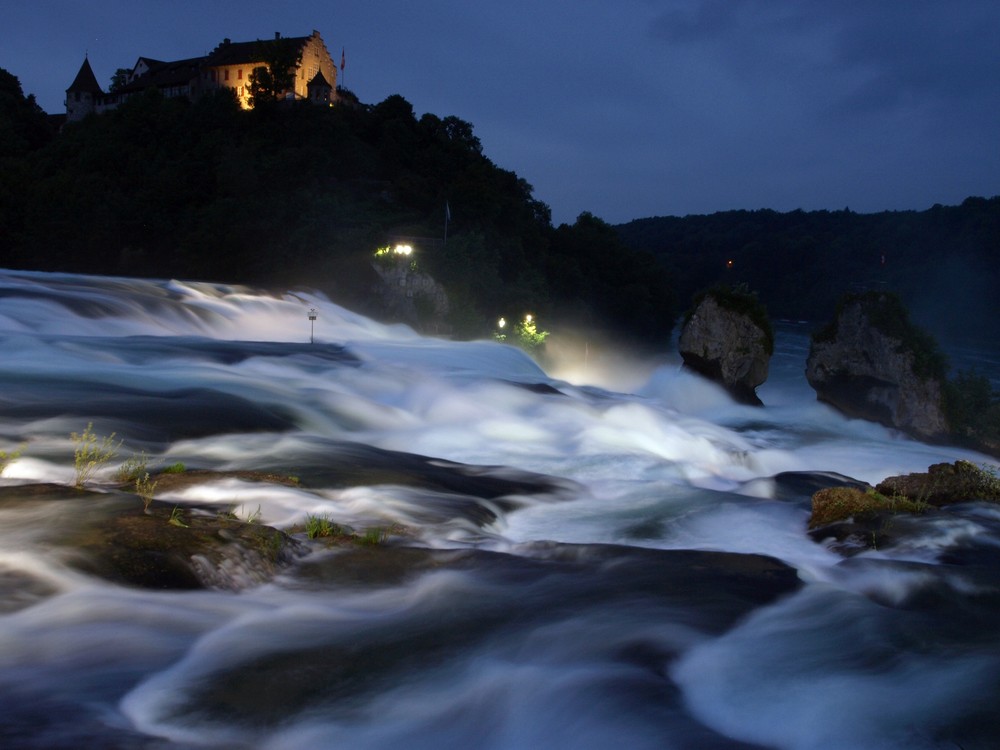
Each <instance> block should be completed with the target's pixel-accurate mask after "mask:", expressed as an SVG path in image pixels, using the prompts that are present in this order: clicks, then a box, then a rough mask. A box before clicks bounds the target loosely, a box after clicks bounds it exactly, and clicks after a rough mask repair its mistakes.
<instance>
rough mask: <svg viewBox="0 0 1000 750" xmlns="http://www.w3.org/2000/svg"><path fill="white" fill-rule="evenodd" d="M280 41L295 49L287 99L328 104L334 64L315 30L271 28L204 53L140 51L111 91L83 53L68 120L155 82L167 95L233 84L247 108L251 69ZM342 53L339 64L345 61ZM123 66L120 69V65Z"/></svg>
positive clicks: (113, 104) (333, 93)
mask: <svg viewBox="0 0 1000 750" xmlns="http://www.w3.org/2000/svg"><path fill="white" fill-rule="evenodd" d="M274 43H283V44H284V45H285V46H286V48H291V49H292V51H293V52H295V53H297V63H296V65H295V70H294V79H293V83H292V85H291V86H290V88H288V89H287V90H286V91H285V92H284V96H285V98H286V99H296V100H308V101H311V102H315V103H317V104H332V103H333V102H334V101H336V97H337V66H336V65H335V64H334V62H333V59H332V58H331V57H330V53H329V51H328V50H327V49H326V45H325V44H324V43H323V39H322V38H321V37H320V35H319V32H318V31H315V30H314V31H313V33H312V34H311V35H309V36H303V37H285V38H282V36H281V34H280V33H275V35H274V42H271V41H270V40H268V41H263V42H262V41H260V40H257V41H254V42H233V41H231V40H229V39H224V40H222V43H221V44H220V45H219V46H217V47H216V48H215V49H214V50H212V51H211V52H210V53H209V54H207V55H205V56H204V57H192V58H189V59H186V60H175V61H173V62H163V61H162V60H154V59H152V58H149V57H140V58H139V59H138V60H137V61H136V63H135V65H134V66H133V67H132V69H131V70H129V71H127V75H124V76H123V79H122V80H119V81H117V82H116V84H117V85H115V86H114V87H113V90H112V91H109V92H105V91H104V90H103V89H102V88H101V85H100V84H99V83H98V82H97V77H96V76H95V75H94V71H93V69H92V68H91V67H90V61H89V59H87V58H86V57H84V60H83V65H81V66H80V72H79V73H77V74H76V78H75V79H74V80H73V83H72V84H71V85H70V87H69V88H68V89H66V120H67V121H69V122H73V121H75V120H82V119H83V118H84V117H86V116H87V115H89V114H91V113H92V112H96V113H100V112H106V111H108V110H111V109H115V108H117V107H118V106H119V105H121V103H122V102H124V101H125V100H126V99H128V98H129V97H130V96H134V95H135V94H138V93H142V92H144V91H148V90H149V89H152V88H156V89H159V91H160V92H161V93H162V94H163V95H164V96H166V97H187V98H189V99H197V98H198V97H199V96H201V95H202V94H205V93H208V92H210V91H217V90H219V89H231V90H232V91H233V92H234V93H235V95H236V97H237V99H238V100H239V102H240V105H241V106H242V107H243V108H244V109H250V107H251V104H250V86H249V83H250V74H251V73H252V72H253V71H254V70H255V69H257V68H267V67H268V62H267V57H268V45H273V44H274ZM343 64H344V61H343V56H342V57H341V67H343ZM122 72H124V71H122Z"/></svg>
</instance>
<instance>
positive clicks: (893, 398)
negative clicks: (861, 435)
mask: <svg viewBox="0 0 1000 750" xmlns="http://www.w3.org/2000/svg"><path fill="white" fill-rule="evenodd" d="M806 379H807V380H808V381H809V384H810V385H811V386H812V387H813V389H815V391H816V396H817V398H819V400H820V401H823V402H825V403H828V404H830V405H831V406H833V407H835V408H836V409H838V410H839V411H841V412H843V413H844V414H847V415H848V416H851V417H857V418H860V419H867V420H870V421H873V422H879V423H881V424H883V425H885V426H887V427H893V428H896V429H899V430H902V431H904V432H907V433H909V434H910V435H913V436H914V437H916V438H918V439H921V440H932V441H937V440H942V439H945V438H946V437H947V436H948V434H949V432H950V428H949V425H948V419H947V417H946V414H945V410H944V398H943V395H944V385H945V362H944V358H943V356H942V355H941V354H940V353H939V352H938V350H937V347H936V345H935V344H934V342H933V340H932V339H930V337H929V336H928V335H927V334H925V333H923V332H922V331H920V330H919V329H918V328H916V327H915V326H914V325H913V324H911V323H910V321H909V316H908V315H907V312H906V309H905V308H904V307H903V305H902V303H901V302H900V301H899V299H898V298H897V297H895V296H894V295H891V294H887V293H884V292H866V293H864V294H852V295H848V296H847V297H845V298H844V299H843V300H842V301H841V303H840V306H839V309H838V311H837V315H836V317H835V318H834V320H833V321H832V322H831V323H830V324H829V325H827V326H826V327H825V328H823V329H822V330H821V331H819V332H817V333H816V334H814V335H813V341H812V346H811V347H810V350H809V358H808V360H807V362H806Z"/></svg>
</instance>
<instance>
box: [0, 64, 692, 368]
mask: <svg viewBox="0 0 1000 750" xmlns="http://www.w3.org/2000/svg"><path fill="white" fill-rule="evenodd" d="M446 211H447V212H448V214H449V217H450V222H449V225H448V236H447V242H445V241H444V223H445V215H446ZM400 235H403V236H416V237H430V238H434V241H429V242H425V243H423V245H422V246H421V248H420V255H419V258H417V260H416V261H415V262H416V263H418V264H419V265H420V267H421V269H422V270H426V271H427V272H428V273H430V274H431V275H432V276H434V278H436V279H437V280H438V281H440V282H441V283H443V284H444V286H445V288H446V289H447V291H448V295H449V297H450V298H451V301H452V304H451V310H452V313H451V314H452V319H451V320H450V321H448V322H449V323H450V326H451V329H452V330H453V331H454V332H455V333H456V334H458V335H465V336H480V335H483V334H485V333H489V332H490V331H491V330H492V326H493V323H494V321H495V320H496V319H497V315H498V314H500V313H503V312H507V311H518V310H523V311H528V310H530V311H532V312H533V313H535V314H536V315H537V316H538V317H539V318H540V319H541V320H542V321H543V324H544V325H547V326H550V327H554V326H556V325H558V324H560V323H569V322H573V323H585V324H589V325H593V326H599V327H601V328H603V329H606V330H608V331H610V332H612V333H614V334H615V335H617V336H619V337H621V338H626V339H631V340H632V341H633V342H634V343H639V344H645V345H647V346H651V347H654V348H659V349H661V350H662V348H663V346H664V343H665V341H666V340H667V338H668V336H669V333H670V330H671V328H672V327H673V323H674V319H675V314H676V309H675V308H676V303H675V298H674V297H673V293H672V285H671V284H670V283H669V279H668V276H667V274H666V272H665V270H664V269H663V267H662V266H660V265H658V264H657V263H656V261H655V260H654V259H653V257H652V256H651V255H649V254H645V253H642V252H636V251H632V250H630V249H629V248H627V247H625V245H624V243H623V242H622V241H621V240H620V238H619V237H618V235H617V233H616V232H615V231H614V229H613V228H612V227H611V226H609V225H608V224H606V223H605V222H603V221H601V220H600V219H598V218H596V217H594V216H592V215H590V214H582V215H581V216H580V217H579V219H578V220H577V221H576V222H575V223H574V224H573V225H562V226H559V227H558V228H556V227H553V226H552V223H551V214H550V211H549V209H548V207H547V206H546V205H545V204H544V203H542V202H541V201H538V200H536V199H535V198H534V197H533V195H532V188H531V186H530V185H529V184H528V183H527V182H526V181H525V180H524V179H522V178H520V177H518V176H517V175H516V174H514V173H513V172H510V171H507V170H504V169H501V168H500V167H498V166H496V165H495V164H493V163H492V162H491V161H490V160H489V159H488V158H487V157H486V156H485V155H484V153H483V149H482V146H481V144H480V142H479V140H478V138H477V137H476V136H475V134H474V131H473V126H472V125H471V124H469V123H467V122H465V121H463V120H461V119H459V118H457V117H453V116H449V117H438V116H436V115H433V114H424V115H423V116H421V117H419V118H418V117H417V116H416V114H415V113H414V111H413V107H412V106H411V105H410V103H409V102H407V101H406V100H405V99H404V98H403V97H401V96H398V95H394V96H390V97H388V98H387V99H386V100H385V101H383V102H381V103H378V104H374V105H367V104H363V103H361V102H359V101H358V100H357V99H356V97H353V95H351V94H350V93H349V92H343V91H342V92H341V103H339V104H337V105H336V106H333V107H318V106H315V105H312V104H308V103H287V102H262V103H260V104H258V106H257V107H255V108H254V109H253V110H251V111H244V110H241V109H240V107H239V105H238V103H237V102H236V100H235V99H234V98H233V97H232V96H231V95H230V94H229V93H228V92H219V93H218V94H217V95H210V96H204V97H201V98H199V99H198V100H197V101H194V102H190V101H188V100H186V99H168V98H164V97H163V96H161V95H160V94H159V93H158V92H156V91H150V92H148V93H146V94H144V95H141V96H135V97H132V98H130V99H129V100H128V101H127V102H126V103H125V104H124V105H123V106H122V107H120V108H119V109H117V110H115V111H113V112H108V113H105V114H101V115H93V116H90V117H88V118H86V119H85V120H83V121H81V122H78V123H69V124H67V125H65V126H64V127H62V128H61V130H60V131H59V132H57V131H56V128H55V126H54V125H53V123H52V118H49V117H47V116H46V115H45V114H44V113H43V112H41V110H40V109H39V108H38V107H37V105H36V104H35V102H34V100H33V98H32V97H30V96H28V97H25V96H24V94H23V92H22V90H21V86H20V82H19V81H18V79H17V78H16V77H15V76H14V75H12V74H10V73H8V72H6V71H3V70H0V266H3V267H8V268H18V269H32V270H43V271H70V272H80V273H91V274H107V275H130V276H146V277H173V278H184V279H200V280H209V281H221V282H229V283H245V284H252V285H258V286H264V287H273V288H287V287H289V286H295V285H303V286H308V287H311V288H318V289H320V290H322V291H325V292H327V293H328V294H329V295H330V296H331V297H332V298H333V299H335V300H337V301H340V302H342V303H344V304H347V305H349V306H352V307H354V308H355V309H359V310H361V311H363V312H367V313H369V314H376V315H377V313H378V310H377V309H371V304H372V301H373V297H372V295H371V289H372V284H373V282H374V272H373V270H372V267H371V260H372V255H373V252H374V251H375V249H376V248H378V247H379V246H381V245H383V244H385V243H386V242H387V241H389V240H390V239H391V238H392V237H394V236H400ZM437 238H440V241H437ZM507 314H517V313H516V312H514V313H511V312H507Z"/></svg>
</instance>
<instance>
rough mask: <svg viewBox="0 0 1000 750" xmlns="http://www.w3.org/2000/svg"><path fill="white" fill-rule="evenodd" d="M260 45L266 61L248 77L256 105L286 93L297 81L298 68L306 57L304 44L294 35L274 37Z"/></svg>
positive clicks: (271, 100) (279, 97) (252, 98)
mask: <svg viewBox="0 0 1000 750" xmlns="http://www.w3.org/2000/svg"><path fill="white" fill-rule="evenodd" d="M257 45H258V47H257V49H258V56H259V57H260V59H261V60H262V61H263V62H264V65H260V66H258V67H256V68H254V69H253V71H251V73H250V77H249V79H248V88H249V90H250V97H249V101H250V106H251V107H253V108H257V107H259V106H260V105H262V104H265V105H266V104H267V103H269V102H273V101H277V100H278V99H281V98H282V97H283V96H285V94H286V93H287V92H288V91H290V90H291V89H292V88H293V87H294V85H295V70H296V68H298V66H299V63H300V62H301V61H302V47H301V45H300V44H299V43H298V42H297V41H295V40H294V39H270V40H268V41H266V42H258V43H257Z"/></svg>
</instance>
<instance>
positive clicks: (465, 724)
mask: <svg viewBox="0 0 1000 750" xmlns="http://www.w3.org/2000/svg"><path fill="white" fill-rule="evenodd" d="M310 310H315V311H316V313H317V320H316V322H315V328H314V330H313V329H311V328H310V321H309V320H308V312H309V311H310ZM310 334H312V335H313V337H314V343H310ZM778 334H779V335H778V344H777V347H778V349H777V352H776V355H775V358H774V360H773V362H772V371H771V373H772V374H771V377H770V379H769V380H768V382H767V384H766V385H765V386H764V387H762V388H761V390H760V395H761V398H762V399H763V401H764V403H765V404H766V406H765V408H763V409H760V408H754V407H748V406H743V405H739V404H735V403H733V402H732V401H731V400H730V399H729V398H728V396H727V395H726V394H725V393H724V392H723V391H722V390H720V389H719V388H717V387H715V386H713V385H711V384H709V383H706V382H705V381H703V380H701V379H700V378H697V377H696V376H693V375H691V374H690V373H688V372H685V371H683V370H682V369H680V367H679V363H678V361H677V360H676V358H674V357H671V356H669V355H667V356H664V357H663V358H662V359H660V360H659V361H657V362H650V363H634V362H632V361H631V360H627V359H625V358H621V359H618V360H616V359H615V358H614V357H613V356H612V355H610V353H609V351H610V350H608V351H607V352H604V353H603V354H602V355H601V357H600V359H588V358H584V359H583V360H580V361H576V362H573V361H572V357H568V356H567V357H564V361H565V362H566V364H565V365H564V366H563V367H562V369H557V370H554V371H553V372H552V373H547V372H545V371H544V370H543V369H542V368H541V367H540V366H539V365H538V364H537V363H536V362H534V361H533V360H532V359H530V358H529V357H527V356H526V355H525V354H523V353H522V352H520V351H519V350H517V349H514V348H512V347H506V346H501V345H498V344H495V343H493V342H470V343H460V342H452V341H446V340H442V339H433V338H425V337H421V336H418V335H417V334H415V333H414V332H413V331H412V330H410V329H409V328H406V327H403V326H386V325H382V324H379V323H377V322H374V321H371V320H368V319H366V318H364V317H362V316H359V315H356V314H354V313H352V312H350V311H348V310H345V309H344V308H341V307H339V306H338V305H336V304H335V303H334V302H332V301H331V300H329V299H327V298H325V297H324V296H322V295H320V294H316V293H313V292H305V291H302V292H294V293H293V292H289V293H286V294H281V295H274V294H264V293H261V292H258V291H255V290H252V289H248V288H244V287H236V286H226V285H217V284H201V283H190V282H180V281H155V280H153V281H150V280H135V279H108V278H98V277H84V276H73V275H50V274H34V273H10V272H0V343H2V346H3V349H2V351H3V354H2V358H0V387H2V390H0V451H6V452H10V453H13V452H14V451H16V450H18V449H19V448H21V447H22V446H23V451H22V453H21V454H20V456H19V457H18V458H17V459H16V460H13V461H11V462H10V464H9V465H8V466H6V468H5V470H4V472H3V476H2V477H0V690H2V691H3V698H4V699H5V705H8V706H10V707H11V708H10V710H9V711H8V713H7V718H6V719H5V718H3V717H0V740H5V739H6V740H9V743H8V744H10V743H13V744H11V746H17V745H18V743H20V744H21V745H24V746H28V747H45V746H53V747H61V746H85V745H90V746H104V745H106V746H122V747H126V746H129V747H130V746H135V747H140V746H145V745H143V743H144V742H152V741H154V740H151V739H150V738H161V739H162V742H163V744H156V745H148V746H150V747H154V746H155V747H164V748H169V747H178V748H182V747H190V746H206V747H232V746H253V747H267V748H278V747H281V748H311V747H317V746H328V745H330V746H332V745H337V744H340V743H342V742H343V741H344V738H345V737H349V738H350V743H351V745H352V746H355V747H364V748H384V747H390V746H398V745H401V744H405V745H406V746H407V747H428V748H430V747H441V746H455V747H482V748H497V749H498V750H500V749H501V748H515V747H517V748H520V747H553V748H559V747H567V748H568V747H573V748H603V747H609V746H613V745H617V744H621V743H627V744H628V745H629V746H630V747H649V748H654V747H699V748H701V747H710V748H745V747H747V744H746V743H757V745H759V746H763V747H776V748H803V749H805V748H827V747H830V748H834V747H872V748H874V747H886V748H896V747H899V748H903V747H917V748H923V747H927V748H931V747H948V746H954V745H955V744H957V745H959V746H962V747H966V748H971V747H986V746H988V745H987V744H984V743H985V742H986V738H989V737H990V736H993V737H995V736H1000V735H997V734H994V735H991V732H992V731H993V727H992V726H991V725H990V724H989V719H988V717H989V716H990V715H992V714H995V713H996V711H997V710H1000V685H998V684H997V681H996V678H995V677H994V676H993V675H995V674H996V673H997V670H996V667H997V666H998V665H997V664H996V656H995V655H996V653H997V652H998V651H997V649H998V648H1000V642H998V641H997V639H996V635H995V633H996V632H1000V630H998V626H1000V604H998V602H997V599H998V596H997V594H998V591H1000V580H998V579H997V576H996V573H995V570H996V569H997V567H996V562H997V561H998V554H997V552H996V550H998V549H1000V514H998V513H997V511H996V510H995V508H993V507H992V506H985V505H976V504H970V505H968V506H961V507H959V508H957V509H950V510H949V511H947V512H942V513H940V514H937V515H933V516H928V517H926V518H918V519H911V520H908V521H902V520H901V521H899V522H897V523H898V526H897V528H896V529H895V533H896V536H897V537H898V541H897V542H896V543H895V544H893V545H891V546H888V547H885V548H879V549H873V550H867V551H865V552H863V553H860V554H858V555H857V556H855V557H853V558H851V559H850V560H845V559H844V558H843V556H842V555H840V554H838V553H837V552H835V551H834V549H833V548H832V546H830V545H829V544H828V543H817V542H815V541H813V540H812V539H811V538H810V537H809V535H808V534H807V533H806V524H807V520H808V515H809V496H808V493H806V492H802V493H801V494H796V493H795V492H789V491H788V490H787V489H782V487H783V485H782V483H781V480H780V477H779V476H778V475H782V474H783V473H787V472H792V473H800V474H801V475H803V476H813V475H817V476H818V475H819V474H823V475H824V476H829V475H836V474H840V475H844V476H845V477H849V478H854V479H857V480H862V481H867V482H872V483H874V482H877V481H879V480H881V479H882V478H884V477H886V476H889V475H893V474H901V473H908V472H915V471H923V470H925V469H926V468H927V466H928V465H930V464H932V463H937V462H941V461H953V460H956V459H958V458H967V459H970V460H972V461H974V462H977V463H982V462H986V461H987V459H986V457H984V456H980V455H977V454H975V453H972V452H969V451H964V450H960V449H955V448H949V447H942V446H929V445H925V444H922V443H919V442H916V441H913V440H910V439H908V438H906V437H904V436H901V435H899V434H897V433H895V432H893V431H891V430H887V429H885V428H883V427H880V426H878V425H873V424H870V423H866V422H861V421H858V420H849V419H846V418H844V417H843V416H841V415H839V414H838V413H836V412H835V411H833V410H832V409H830V408H828V407H826V406H824V405H822V404H819V403H817V402H816V400H815V396H814V394H813V392H812V390H811V389H810V388H809V387H808V385H807V384H806V383H805V380H804V377H803V368H804V358H805V353H806V351H807V349H808V339H807V332H806V331H803V330H800V329H799V328H797V327H794V326H783V327H779V331H778ZM557 336H558V334H557V333H555V334H553V336H552V338H553V339H556V338H557ZM587 356H588V357H589V356H590V355H589V351H588V352H587ZM577 359H578V360H579V357H577ZM988 360H989V357H988V356H986V357H984V358H982V361H988ZM598 365H599V366H598ZM90 423H92V424H93V425H94V431H95V432H96V433H98V434H100V435H108V434H110V433H112V432H114V433H115V434H116V439H119V440H123V441H124V443H125V446H124V447H123V451H126V452H139V451H146V453H147V455H148V456H149V457H150V461H151V469H152V470H154V471H155V470H157V469H159V468H162V467H165V466H168V465H171V464H176V463H182V464H184V465H185V466H186V467H187V468H188V470H189V471H194V470H209V471H215V472H227V474H224V475H207V476H206V477H205V478H204V479H203V480H202V481H196V482H188V483H179V484H177V485H171V486H168V487H166V488H164V489H161V490H160V491H159V492H158V493H157V500H158V501H159V502H161V503H164V504H165V505H168V506H175V507H178V508H193V509H194V508H196V509H197V510H198V512H200V513H222V512H227V513H228V512H231V513H235V514H236V516H237V517H240V518H245V519H253V520H255V521H257V522H260V523H264V524H268V525H271V526H275V527H278V528H281V529H285V530H288V531H293V532H295V530H296V529H299V528H301V526H302V524H304V523H305V521H306V519H307V518H308V517H310V516H313V517H325V518H326V519H328V520H329V521H331V522H333V523H336V524H338V525H340V526H342V527H343V528H346V529H352V530H355V531H357V532H359V533H360V532H363V531H364V530H366V529H371V528H379V529H389V530H392V533H393V534H394V537H393V540H392V542H391V544H389V545H387V546H386V547H385V548H380V549H378V550H374V551H373V550H367V549H365V548H362V547H357V546H350V545H348V546H346V547H337V548H333V549H330V550H326V549H324V548H322V547H317V548H316V549H314V551H313V552H312V554H311V555H309V556H307V557H306V558H305V560H304V561H303V562H301V563H299V564H298V565H297V566H295V567H293V568H292V569H291V570H288V571H285V572H283V573H282V574H281V575H279V576H278V578H277V579H275V580H274V581H273V582H272V583H269V584H267V585H264V586H258V587H256V588H249V589H247V590H243V591H241V592H239V593H233V592H229V591H214V590H207V591H197V592H189V593H181V592H156V591H144V590H140V589H136V588H131V587H128V586H121V585H115V584H112V583H109V582H105V581H102V580H100V579H99V578H98V577H96V576H94V575H92V574H89V573H86V572H81V571H85V570H87V568H86V566H84V567H83V568H81V567H80V566H79V565H77V564H76V563H77V562H78V560H77V559H76V558H78V557H79V556H80V555H82V554H84V553H82V552H80V551H78V550H75V549H74V548H73V547H72V545H68V543H67V542H66V540H67V539H68V538H74V539H76V538H80V535H81V534H82V533H83V532H80V531H79V529H78V528H77V527H79V526H81V525H83V526H86V525H87V524H97V525H99V524H101V523H102V522H103V521H104V520H106V519H107V518H111V517H113V514H114V513H115V512H118V510H120V509H121V508H122V507H127V506H128V503H129V502H130V500H129V496H128V495H127V494H122V493H121V492H118V493H117V494H116V493H113V492H109V491H108V490H107V486H108V484H113V481H114V477H113V474H114V468H115V467H114V466H110V465H109V466H108V467H105V468H104V469H102V470H101V471H100V472H99V473H98V474H97V476H96V477H95V479H94V480H93V481H91V482H90V483H89V484H88V486H87V489H90V490H93V491H95V492H97V493H99V494H96V495H95V494H87V495H86V496H77V495H74V494H72V491H71V490H70V488H71V486H72V485H73V483H74V479H75V471H74V456H73V451H74V444H73V442H72V441H71V440H70V438H69V435H70V433H71V432H80V431H82V430H83V429H84V428H85V427H86V426H87V425H88V424H90ZM249 472H271V473H273V474H274V475H275V476H278V477H281V478H283V479H284V481H283V482H282V483H280V484H278V483H273V482H272V483H261V482H259V481H255V479H254V478H253V475H249V476H248V475H247V473H249ZM41 483H44V484H46V486H51V487H54V488H55V489H50V490H46V491H45V492H48V494H45V493H44V492H43V493H40V494H39V495H37V496H32V495H30V494H25V493H27V492H28V490H27V489H26V488H30V487H37V486H38V485H39V484H41ZM132 502H134V503H138V499H136V498H132ZM82 503H86V504H87V505H86V506H83V505H81V504H82ZM116 509H117V510H116ZM81 514H82V515H81ZM296 533H298V532H296ZM761 556H762V557H761ZM775 561H780V562H775ZM761 566H763V567H761ZM769 566H775V567H774V569H773V570H772V568H771V567H769ZM785 566H787V567H785ZM789 569H790V571H791V575H790V576H788V577H787V578H781V575H780V574H779V573H776V572H775V570H780V571H788V570H789ZM776 581H777V583H776ZM779 583H780V585H779ZM956 613H957V615H956ZM956 616H957V617H958V618H959V619H960V621H961V622H962V623H963V624H964V625H965V626H966V627H965V628H964V629H963V628H959V627H956V626H954V625H952V624H951V623H952V621H954V620H955V618H956ZM928 686H930V687H928ZM949 686H950V687H949ZM915 694H919V695H915ZM261 696H266V697H267V698H268V700H266V701H265V700H264V699H263V698H262V697H261ZM991 712H992V714H991ZM53 717H64V718H53ZM67 737H69V738H76V739H75V740H68V739H66V738H67ZM949 742H951V743H952V745H949V744H948V743H949ZM0 744H3V743H2V742H0Z"/></svg>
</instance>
